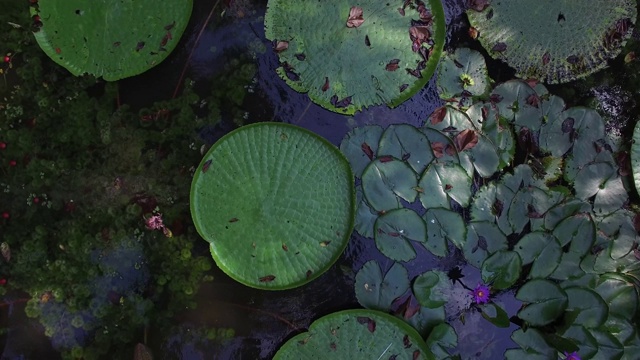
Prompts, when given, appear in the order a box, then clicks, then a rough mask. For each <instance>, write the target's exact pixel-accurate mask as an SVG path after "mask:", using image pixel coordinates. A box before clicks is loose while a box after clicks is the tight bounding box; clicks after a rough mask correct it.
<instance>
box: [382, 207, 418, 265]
mask: <svg viewBox="0 0 640 360" xmlns="http://www.w3.org/2000/svg"><path fill="white" fill-rule="evenodd" d="M374 238H375V241H376V246H377V247H378V250H380V252H382V253H383V254H385V255H386V256H387V257H389V258H391V259H393V260H397V261H409V260H411V259H413V258H415V257H416V251H415V249H414V248H413V244H412V242H414V241H416V242H421V243H424V242H425V241H426V239H427V229H426V226H425V223H424V221H422V218H421V217H420V215H418V214H417V213H416V212H415V211H413V210H411V209H396V210H392V211H389V212H387V213H386V214H384V215H382V216H380V217H379V218H378V220H376V224H375V230H374Z"/></svg>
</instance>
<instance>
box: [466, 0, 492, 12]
mask: <svg viewBox="0 0 640 360" xmlns="http://www.w3.org/2000/svg"><path fill="white" fill-rule="evenodd" d="M467 5H468V6H469V8H471V9H473V10H475V11H482V10H484V9H486V8H487V6H489V0H469V1H468V3H467Z"/></svg>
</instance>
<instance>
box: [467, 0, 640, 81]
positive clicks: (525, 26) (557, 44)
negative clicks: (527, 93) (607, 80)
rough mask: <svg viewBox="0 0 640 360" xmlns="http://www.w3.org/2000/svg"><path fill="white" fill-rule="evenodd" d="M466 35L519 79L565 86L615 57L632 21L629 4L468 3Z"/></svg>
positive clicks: (619, 0)
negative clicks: (468, 32)
mask: <svg viewBox="0 0 640 360" xmlns="http://www.w3.org/2000/svg"><path fill="white" fill-rule="evenodd" d="M469 4H470V9H469V10H467V16H468V17H469V22H470V23H471V30H470V33H471V35H472V37H473V38H477V39H478V40H480V43H481V44H482V46H483V47H484V48H485V49H486V50H487V52H488V53H489V55H491V56H492V57H494V58H496V59H499V60H502V61H504V62H506V63H507V64H508V65H509V66H511V67H512V68H514V69H515V70H516V74H517V76H518V77H520V78H522V79H528V78H535V79H538V80H540V81H542V82H545V83H549V84H556V83H565V82H569V81H572V80H575V79H578V78H582V77H585V76H587V75H589V74H591V73H594V72H596V71H598V70H600V69H602V68H604V67H605V66H607V60H609V59H612V58H614V57H616V56H617V55H618V54H620V51H621V50H622V47H623V46H624V44H625V42H626V40H627V39H628V38H629V37H630V36H631V30H632V27H633V25H634V24H635V22H636V16H637V4H636V1H633V0H613V1H612V0H601V1H590V0H582V1H574V0H562V1H557V0H541V1H531V2H530V1H495V0H491V1H489V0H470V1H469Z"/></svg>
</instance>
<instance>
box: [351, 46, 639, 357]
mask: <svg viewBox="0 0 640 360" xmlns="http://www.w3.org/2000/svg"><path fill="white" fill-rule="evenodd" d="M464 53H466V54H468V56H473V54H472V52H469V50H464V51H463V50H461V49H458V50H457V51H456V54H464ZM445 59H447V56H445ZM479 59H481V58H479ZM454 61H456V60H454ZM478 61H480V60H478ZM461 65H462V64H461ZM442 66H443V67H444V68H445V69H451V64H450V63H448V60H445V61H444V62H443V64H442ZM483 66H484V65H483V64H480V63H475V64H473V65H472V66H467V67H466V68H469V69H481V68H483ZM464 68H465V66H456V65H455V62H454V69H453V70H454V71H451V70H448V71H444V70H441V71H440V74H441V75H444V76H448V77H449V78H442V79H439V83H440V84H442V86H441V88H445V87H446V88H447V89H453V90H448V91H447V92H446V93H445V94H444V96H443V97H447V98H451V99H452V100H453V101H451V102H449V105H445V106H443V107H441V108H438V109H436V110H435V111H434V113H433V114H432V115H431V116H430V117H429V118H428V119H427V120H426V122H425V125H424V126H423V127H421V128H415V127H413V126H411V125H407V124H400V125H390V126H389V127H387V128H386V129H384V130H383V129H382V128H381V127H379V126H377V125H367V126H363V127H358V128H355V129H353V130H351V131H350V132H349V133H348V134H347V135H346V136H345V138H344V139H343V141H342V143H341V146H340V148H341V150H342V151H343V152H344V153H345V155H346V156H347V158H348V159H349V161H350V162H351V164H352V167H353V168H354V170H355V172H356V175H357V176H358V177H359V178H360V179H361V184H360V185H359V186H358V187H357V194H358V210H357V215H356V225H355V229H356V231H358V232H359V233H360V234H361V235H363V236H365V237H368V238H372V239H373V242H374V243H375V246H376V247H377V248H378V250H379V251H380V252H381V253H382V254H383V255H385V256H386V257H388V258H389V259H391V260H393V262H392V265H391V266H390V267H389V266H385V267H381V265H380V264H379V263H378V262H377V261H375V260H371V261H369V262H367V263H366V264H364V266H363V267H362V268H361V269H360V271H359V272H358V273H357V275H356V295H357V297H358V301H359V302H360V304H361V305H363V306H364V307H366V308H370V309H376V310H380V311H387V312H391V313H392V314H395V315H396V316H398V317H401V318H403V319H404V320H405V321H407V322H408V323H410V324H412V325H413V326H414V327H416V329H417V330H418V332H420V333H421V334H422V336H423V337H425V338H427V337H428V336H431V335H430V334H431V333H432V332H434V331H435V329H436V328H437V327H438V326H441V324H443V322H444V321H445V320H446V319H447V313H448V312H449V311H452V310H455V309H452V308H451V306H452V305H451V304H454V303H455V301H453V300H454V296H455V294H457V293H459V289H460V287H462V288H463V289H465V291H467V296H468V298H469V302H468V303H467V304H466V305H463V306H462V307H463V308H462V310H460V309H458V311H462V312H463V313H464V312H466V311H470V310H472V309H476V310H479V311H480V312H481V314H482V316H483V317H484V318H485V319H487V320H488V321H489V322H491V323H493V324H494V325H496V326H500V327H508V326H509V325H510V324H511V323H513V324H516V325H518V326H520V327H521V328H520V329H517V330H516V331H514V332H513V334H512V339H513V340H514V342H515V343H516V344H518V345H519V346H520V348H517V349H510V350H508V351H507V352H506V353H505V356H506V358H507V359H520V358H523V357H526V358H540V359H543V358H545V359H546V358H555V357H557V356H558V355H557V354H564V353H565V352H567V353H572V352H576V351H577V352H578V353H579V356H580V357H581V358H582V359H590V358H607V359H632V358H634V356H635V353H636V351H637V350H638V348H639V347H640V336H639V334H638V332H637V331H636V330H635V329H637V316H638V311H637V310H638V309H637V307H638V301H639V297H638V290H639V289H640V261H638V250H637V244H638V243H639V240H640V238H639V237H638V233H637V230H636V226H635V224H636V223H637V219H638V215H637V214H636V213H635V212H634V211H632V210H631V208H630V207H629V206H628V205H627V203H628V191H629V188H628V186H629V182H628V181H627V180H626V179H625V178H624V176H622V175H620V169H621V166H625V165H624V164H619V163H618V160H617V159H620V157H619V156H617V155H618V154H620V153H623V152H624V151H625V149H620V148H618V146H617V144H616V143H614V142H613V141H612V140H611V139H609V138H608V136H607V134H606V133H605V130H604V122H603V120H602V118H601V117H600V115H599V114H598V113H597V112H596V111H595V110H593V109H590V108H585V107H566V106H565V103H564V101H563V100H562V99H561V98H559V97H558V96H555V95H552V94H551V93H549V92H548V91H547V89H546V88H545V87H544V86H542V85H541V84H539V83H537V82H524V81H520V80H511V81H507V82H504V83H501V84H498V85H496V86H495V87H493V88H492V89H491V90H490V91H488V92H486V93H485V92H484V91H479V92H478V93H479V95H477V96H474V95H473V94H472V93H471V92H466V91H465V90H464V89H463V87H457V88H456V87H452V86H449V85H446V84H458V83H457V81H460V79H461V75H462V74H468V75H469V77H468V79H471V80H472V81H474V79H475V78H477V77H480V79H484V78H485V74H484V72H483V71H470V72H469V73H466V72H464V71H463V70H464ZM456 69H460V70H456ZM634 146H635V145H634ZM516 147H517V148H518V149H519V153H520V154H523V155H519V156H518V157H515V156H514V154H515V148H516ZM417 247H423V248H425V249H426V250H428V251H429V252H431V253H433V254H434V255H436V256H438V257H445V256H449V255H451V254H454V253H455V254H461V255H462V256H463V257H464V259H465V260H466V262H467V263H468V264H470V265H472V266H474V267H476V268H477V269H478V271H479V272H480V276H481V279H482V283H481V284H478V286H477V287H475V288H471V287H469V286H468V285H466V284H464V282H463V281H462V280H461V278H462V277H463V274H462V273H461V272H460V270H459V269H458V268H453V269H450V270H449V271H448V272H443V271H441V270H430V271H427V272H425V273H423V274H420V275H418V276H417V277H416V278H414V279H409V274H408V271H407V270H406V268H405V267H404V266H403V265H402V263H403V262H408V261H410V260H412V259H414V258H415V257H416V254H417V250H416V249H417ZM507 291H515V298H516V299H517V300H519V301H521V302H522V304H523V306H522V308H521V309H520V310H519V311H518V312H517V313H516V314H514V315H513V316H511V317H510V316H509V315H508V314H507V313H506V311H505V310H503V309H502V308H501V306H500V305H499V304H497V303H495V302H493V301H492V298H493V297H494V296H496V295H497V294H500V293H504V292H507ZM443 326H448V327H450V325H447V324H446V323H445V324H443ZM447 329H449V330H448V332H453V333H452V334H451V341H449V342H448V344H449V345H448V346H446V347H437V346H436V347H434V346H433V345H431V350H432V351H433V352H434V353H436V354H441V355H442V357H441V358H444V357H446V356H453V355H454V354H455V346H456V341H453V339H455V331H454V330H453V328H447ZM443 351H444V352H443Z"/></svg>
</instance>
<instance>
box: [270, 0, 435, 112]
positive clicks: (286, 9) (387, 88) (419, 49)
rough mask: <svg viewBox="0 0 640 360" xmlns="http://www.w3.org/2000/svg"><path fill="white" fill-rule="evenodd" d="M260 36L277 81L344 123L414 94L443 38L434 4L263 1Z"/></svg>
mask: <svg viewBox="0 0 640 360" xmlns="http://www.w3.org/2000/svg"><path fill="white" fill-rule="evenodd" d="M265 29H266V30H265V31H266V37H267V39H269V40H272V41H273V44H274V46H273V48H274V51H275V52H276V53H277V54H278V58H279V60H280V67H278V69H277V71H278V74H279V75H280V77H281V78H282V79H283V80H285V81H286V82H287V84H288V85H289V86H291V87H292V88H293V89H294V90H296V91H299V92H306V93H308V94H309V97H310V98H311V100H312V101H313V102H315V103H317V104H319V105H321V106H322V107H324V108H326V109H329V110H331V111H335V112H339V113H342V114H347V115H352V114H354V113H355V112H356V111H359V110H361V109H362V108H365V107H369V106H372V105H378V104H387V105H389V106H391V107H395V106H398V105H399V104H400V103H402V102H403V101H405V100H407V99H408V98H410V97H411V96H412V95H413V94H415V93H416V92H418V91H419V90H420V89H421V88H422V87H423V86H424V85H425V84H426V82H427V81H428V80H429V78H430V77H431V75H432V74H433V72H434V70H435V68H436V65H437V63H438V60H439V59H440V54H441V52H442V47H443V45H444V35H445V27H444V11H443V9H442V4H441V3H440V1H439V0H428V1H421V0H415V1H414V0H411V1H395V2H394V3H393V4H392V3H391V2H389V1H381V0H376V1H346V0H338V1H320V2H318V1H311V0H304V1H296V2H293V3H292V2H289V1H282V0H271V1H269V4H268V9H267V13H266V15H265Z"/></svg>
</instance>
